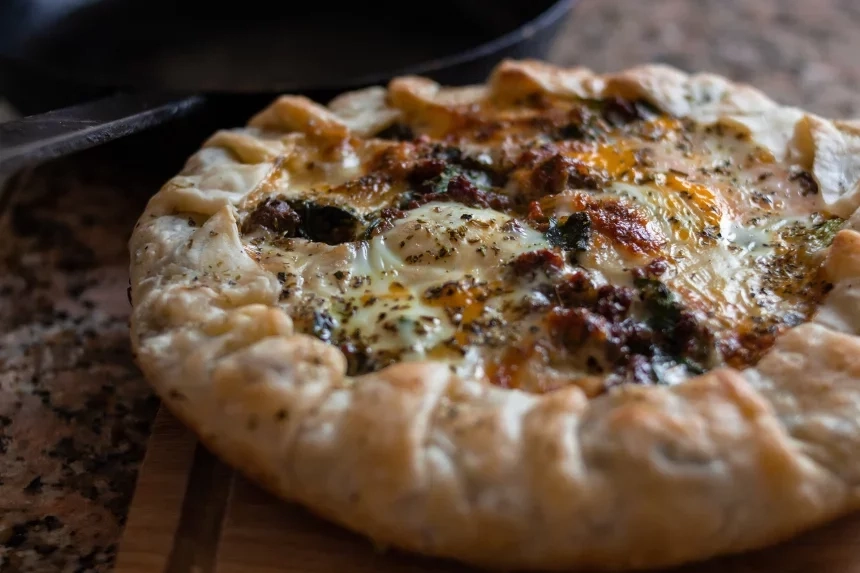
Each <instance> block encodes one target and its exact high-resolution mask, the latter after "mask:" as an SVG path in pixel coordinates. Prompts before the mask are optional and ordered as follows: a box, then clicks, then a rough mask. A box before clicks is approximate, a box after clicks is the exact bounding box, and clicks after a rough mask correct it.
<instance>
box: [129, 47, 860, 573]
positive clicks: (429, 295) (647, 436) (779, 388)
mask: <svg viewBox="0 0 860 573" xmlns="http://www.w3.org/2000/svg"><path fill="white" fill-rule="evenodd" d="M859 181H860V124H858V123H851V122H848V121H831V120H828V119H825V118H821V117H818V116H816V115H814V114H811V113H806V112H805V111H803V110H800V109H796V108H791V107H786V106H782V105H779V104H778V103H776V102H774V101H773V100H771V99H769V98H768V97H767V96H765V95H764V94H762V93H761V92H759V91H757V90H756V89H754V88H752V87H750V86H745V85H739V84H736V83H732V82H730V81H728V80H727V79H724V78H721V77H718V76H714V75H709V74H698V75H687V74H684V73H682V72H680V71H678V70H675V69H672V68H669V67H665V66H657V65H652V66H644V67H639V68H635V69H629V70H625V71H622V72H619V73H613V74H607V75H598V74H595V73H592V72H591V71H589V70H586V69H581V68H574V69H562V68H557V67H553V66H550V65H548V64H545V63H542V62H537V61H505V62H503V63H501V64H500V65H498V67H497V68H496V69H495V70H494V72H493V73H492V75H491V77H490V78H489V79H488V81H487V82H486V84H485V85H478V86H466V87H444V86H440V85H438V84H437V83H434V82H433V81H430V80H429V79H426V78H421V77H399V78H396V79H394V80H393V81H391V82H390V83H389V85H388V86H386V87H373V88H369V89H365V90H361V91H355V92H350V93H347V94H344V95H342V96H339V97H337V98H335V99H334V100H333V101H331V102H329V103H328V105H325V106H324V105H321V104H318V103H315V102H312V101H310V100H309V99H307V98H304V97H301V96H282V97H280V98H278V99H277V100H276V101H274V102H272V103H271V105H270V106H268V107H267V108H266V109H264V110H262V111H261V112H260V113H259V114H257V115H256V116H254V117H253V118H252V119H251V120H250V121H249V122H248V124H247V125H246V126H245V127H241V128H236V129H225V130H223V131H219V132H217V133H215V134H214V135H213V136H212V137H211V138H210V139H209V140H208V141H206V143H205V144H204V145H203V146H202V148H201V149H200V150H199V151H198V152H197V153H195V154H194V155H193V156H192V157H191V158H190V159H189V160H188V162H187V164H186V165H185V167H184V169H183V170H182V171H181V173H179V174H178V175H176V176H175V177H173V178H172V179H171V180H169V181H168V182H166V184H165V185H164V186H163V187H162V188H161V190H160V191H159V192H158V193H157V194H156V195H155V196H154V197H153V198H152V199H151V201H150V202H149V204H148V206H147V208H146V210H145V212H144V213H143V215H142V216H141V218H140V221H139V223H138V225H137V226H136V228H135V230H134V233H133V235H132V237H131V240H130V251H131V260H132V262H131V298H132V301H133V306H134V311H133V318H132V324H131V326H132V343H133V346H134V349H135V351H136V356H137V360H138V362H139V364H140V366H141V368H142V370H143V371H144V372H145V374H146V376H147V378H148V380H149V381H150V382H151V384H152V385H153V386H154V388H155V389H156V391H157V392H158V394H159V395H160V397H161V398H162V399H163V400H164V403H165V404H166V406H167V407H168V408H169V409H170V410H171V411H173V412H174V413H175V414H176V415H177V416H178V417H179V418H180V419H182V420H183V421H184V422H185V423H186V424H188V425H189V426H190V427H191V428H193V429H194V431H195V432H196V433H197V435H199V437H200V438H201V440H202V441H203V442H204V443H205V444H206V445H207V446H208V447H209V448H211V449H212V450H213V451H214V452H216V453H217V454H218V455H220V456H221V457H222V458H223V459H224V460H226V461H227V462H228V463H230V464H232V465H233V466H235V467H236V468H238V469H239V470H241V471H243V472H244V473H246V474H247V475H249V476H251V477H252V478H253V479H255V480H256V481H257V482H258V483H259V484H261V485H262V486H264V487H266V488H267V489H268V490H270V491H271V492H274V493H275V494H276V495H278V496H281V497H282V498H284V499H288V500H294V501H297V502H299V503H301V504H303V505H305V506H307V507H308V508H310V509H312V510H313V511H315V512H317V513H319V514H321V515H323V516H325V517H327V518H329V519H331V520H332V521H334V522H337V523H339V524H342V525H344V526H346V527H348V528H351V529H352V530H355V531H357V532H359V533H361V534H363V535H366V536H367V537H369V538H372V539H373V540H375V541H376V542H378V543H381V544H388V545H393V546H396V547H400V548H404V549H407V550H411V551H413V552H417V553H421V554H426V555H435V556H444V557H450V558H454V559H457V560H461V561H464V562H468V563H472V564H476V565H481V566H487V567H495V568H504V569H523V568H525V569H528V568H533V569H544V570H547V569H568V568H574V567H588V568H593V569H624V568H640V567H646V566H663V565H671V564H677V563H682V562H687V561H691V560H698V559H703V558H706V557H709V556H713V555H717V554H723V553H729V552H737V551H742V550H746V549H751V548H756V547H761V546H763V545H767V544H771V543H775V542H777V541H780V540H783V539H786V538H788V537H789V536H791V535H793V534H795V533H797V532H799V531H801V530H804V529H806V528H810V527H812V526H814V525H816V524H820V523H822V522H825V521H827V520H831V519H833V518H835V517H836V516H839V515H842V514H844V513H847V512H849V511H852V510H854V509H855V508H857V507H858V505H860V496H858V494H857V491H855V487H857V486H858V484H860V340H858V332H860V234H858V232H857V228H858V225H860V215H857V211H856V209H857V207H858V204H860V183H858V182H859Z"/></svg>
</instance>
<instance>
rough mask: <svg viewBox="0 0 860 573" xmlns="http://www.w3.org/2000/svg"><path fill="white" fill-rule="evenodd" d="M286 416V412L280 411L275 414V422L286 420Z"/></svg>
mask: <svg viewBox="0 0 860 573" xmlns="http://www.w3.org/2000/svg"><path fill="white" fill-rule="evenodd" d="M287 416H288V414H287V411H286V410H284V409H280V410H278V411H277V412H275V420H276V421H278V422H283V421H284V420H286V419H287Z"/></svg>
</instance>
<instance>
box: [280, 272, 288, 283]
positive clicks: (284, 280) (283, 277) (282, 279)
mask: <svg viewBox="0 0 860 573" xmlns="http://www.w3.org/2000/svg"><path fill="white" fill-rule="evenodd" d="M286 281H287V273H285V272H280V273H278V282H281V283H284V282H286Z"/></svg>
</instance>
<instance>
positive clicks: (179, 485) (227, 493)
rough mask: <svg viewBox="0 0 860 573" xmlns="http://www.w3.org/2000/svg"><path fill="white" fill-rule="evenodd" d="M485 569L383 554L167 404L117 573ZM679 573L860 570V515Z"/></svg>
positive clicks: (447, 572)
mask: <svg viewBox="0 0 860 573" xmlns="http://www.w3.org/2000/svg"><path fill="white" fill-rule="evenodd" d="M475 571H476V570H473V569H468V568H465V567H460V566H457V565H454V564H452V563H450V562H446V561H441V560H432V559H423V558H418V557H411V556H406V555H403V554H401V553H399V552H396V551H387V552H383V551H381V550H378V549H376V548H375V547H374V546H373V545H372V544H371V543H370V542H369V541H367V540H365V539H364V538H362V537H359V536H357V535H354V534H351V533H349V532H347V531H345V530H343V529H341V528H338V527H336V526H334V525H331V524H329V523H326V522H324V521H322V520H320V519H318V518H316V517H314V516H311V515H310V514H308V513H306V512H305V511H303V510H302V509H300V508H299V507H297V506H295V505H292V504H287V503H283V502H281V501H278V500H277V499H275V498H274V497H272V496H270V495H268V494H266V493H264V492H262V491H261V490H259V489H258V488H256V487H255V486H254V485H252V484H251V483H249V482H248V481H247V480H245V479H243V478H242V477H241V476H239V475H237V473H236V472H235V471H233V470H232V469H230V468H228V467H227V466H225V465H224V464H222V463H221V462H219V461H218V460H217V459H216V458H214V457H213V456H212V455H211V454H210V453H209V452H208V451H207V450H206V449H205V448H203V447H202V446H200V445H198V443H197V441H196V440H195V438H194V436H193V435H192V434H191V433H190V432H189V431H188V430H186V429H184V428H183V427H182V426H181V425H180V424H179V423H178V422H177V421H176V420H175V419H174V418H173V417H172V416H171V415H170V414H169V413H168V412H167V411H166V410H165V409H162V410H161V412H159V414H158V417H157V418H156V421H155V424H154V427H153V433H152V437H151V438H150V443H149V447H148V450H147V454H146V458H145V459H144V463H143V466H142V468H141V472H140V475H139V477H138V482H137V489H136V493H135V497H134V499H133V501H132V504H131V509H130V513H129V517H128V522H127V524H126V528H125V532H124V535H123V539H122V542H121V544H120V547H119V555H118V557H117V566H116V573H275V572H283V573H340V572H344V573H370V572H373V573H395V572H396V573H467V572H473V573H474V572H475ZM666 573H668V572H666ZM672 573H860V515H858V516H854V517H851V518H847V519H843V520H841V521H839V522H836V523H834V524H832V525H829V526H827V527H824V528H821V529H818V530H816V531H813V532H810V533H807V534H805V535H803V536H800V537H798V538H796V539H794V540H793V541H791V542H789V543H786V544H783V545H781V546H778V547H774V548H771V549H768V550H765V551H759V552H755V553H750V554H746V555H741V556H733V557H728V558H724V559H718V560H712V561H708V562H706V563H701V564H697V565H695V566H690V567H685V568H681V569H674V570H672Z"/></svg>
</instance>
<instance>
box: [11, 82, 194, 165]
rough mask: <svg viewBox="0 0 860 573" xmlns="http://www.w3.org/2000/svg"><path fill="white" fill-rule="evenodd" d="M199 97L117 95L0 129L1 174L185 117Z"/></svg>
mask: <svg viewBox="0 0 860 573" xmlns="http://www.w3.org/2000/svg"><path fill="white" fill-rule="evenodd" d="M204 101H205V98H204V97H203V96H199V95H192V96H176V95H172V96H166V95H155V94H135V93H117V94H114V95H111V96H108V97H105V98H102V99H98V100H94V101H91V102H86V103H82V104H78V105H74V106H70V107H66V108H62V109H58V110H53V111H49V112H47V113H43V114H38V115H31V116H28V117H25V118H22V119H18V120H14V121H8V122H5V123H0V173H11V172H12V171H14V170H17V169H19V168H21V167H25V166H28V165H30V164H35V163H39V162H42V161H45V160H47V159H52V158H54V157H58V156H61V155H66V154H69V153H72V152H75V151H79V150H82V149H86V148H89V147H94V146H96V145H100V144H102V143H107V142H108V141H112V140H114V139H118V138H120V137H124V136H126V135H131V134H132V133H136V132H138V131H142V130H144V129H147V128H150V127H154V126H156V125H158V124H161V123H164V122H166V121H169V120H171V119H174V118H178V117H181V116H184V115H187V114H189V113H191V112H192V111H194V110H195V109H197V108H199V107H201V106H202V104H203V103H204Z"/></svg>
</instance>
